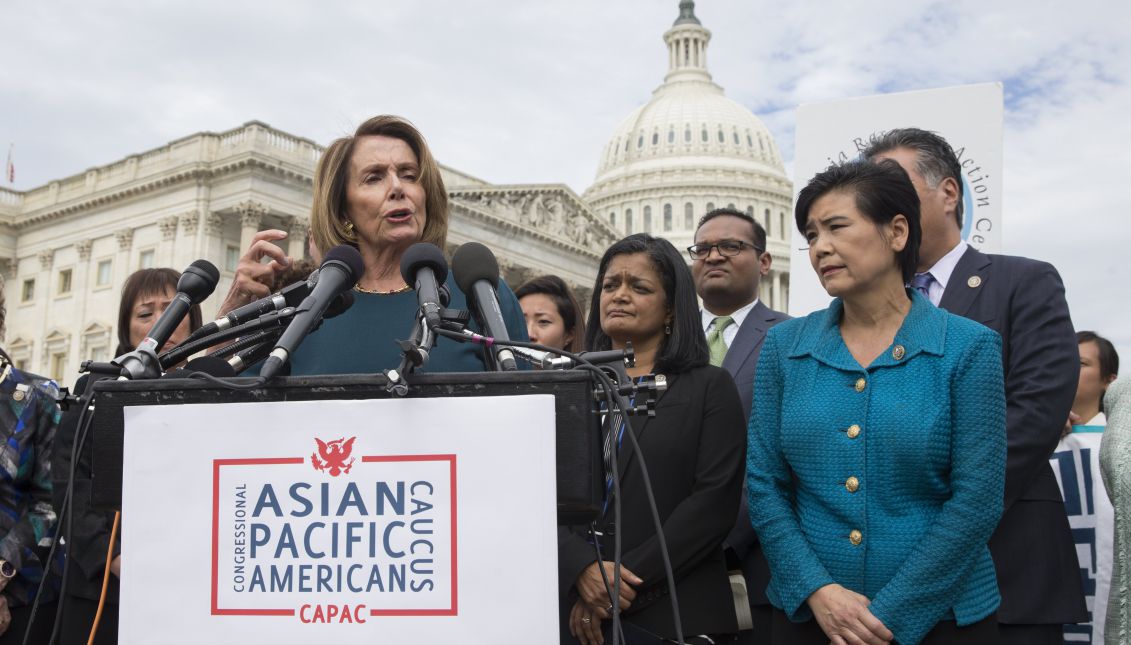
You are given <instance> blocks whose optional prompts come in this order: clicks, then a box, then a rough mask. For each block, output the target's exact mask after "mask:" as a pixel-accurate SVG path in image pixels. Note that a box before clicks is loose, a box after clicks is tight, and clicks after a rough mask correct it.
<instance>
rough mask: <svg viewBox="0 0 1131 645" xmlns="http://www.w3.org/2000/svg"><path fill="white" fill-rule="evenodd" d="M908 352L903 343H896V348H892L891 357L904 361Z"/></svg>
mask: <svg viewBox="0 0 1131 645" xmlns="http://www.w3.org/2000/svg"><path fill="white" fill-rule="evenodd" d="M906 354H907V350H905V349H903V345H896V346H895V349H893V350H891V357H892V358H894V359H895V360H897V361H902V360H903V357H904V356H905V355H906Z"/></svg>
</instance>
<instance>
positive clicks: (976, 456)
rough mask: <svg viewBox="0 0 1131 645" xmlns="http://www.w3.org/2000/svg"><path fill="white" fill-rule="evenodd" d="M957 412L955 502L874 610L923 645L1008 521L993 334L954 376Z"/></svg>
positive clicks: (899, 634)
mask: <svg viewBox="0 0 1131 645" xmlns="http://www.w3.org/2000/svg"><path fill="white" fill-rule="evenodd" d="M950 406H951V410H952V416H951V418H952V419H953V420H954V426H953V428H952V430H951V438H950V454H951V478H950V482H951V498H950V499H949V500H947V501H946V502H945V503H944V504H943V506H942V510H941V511H940V512H939V513H938V515H937V516H936V517H935V518H934V521H933V522H932V524H931V527H930V529H929V530H928V531H927V533H926V534H925V535H924V536H923V539H922V540H920V541H919V542H918V544H917V546H916V547H915V549H914V551H912V552H911V554H910V555H909V556H908V557H907V559H906V560H905V561H904V563H903V565H902V567H900V569H899V570H898V571H897V572H896V575H895V576H894V577H893V578H892V579H891V580H890V581H889V582H888V583H887V585H885V586H884V587H883V588H882V589H881V590H880V591H879V593H877V594H876V597H875V598H873V599H872V604H871V606H870V609H871V611H872V614H873V615H875V616H876V618H879V619H880V620H881V621H882V622H883V623H884V625H886V626H887V628H888V629H890V630H891V631H892V633H894V634H895V638H896V640H897V641H899V642H900V643H918V642H919V641H920V640H922V639H923V637H924V636H926V634H927V632H929V631H930V630H931V628H932V627H934V625H935V624H936V623H937V622H938V621H939V620H941V619H942V618H943V617H944V616H945V614H946V612H947V610H948V609H949V608H950V607H951V606H952V600H953V598H954V597H955V596H956V595H957V593H956V592H957V591H958V589H959V588H960V586H961V585H962V584H963V583H964V581H965V579H966V577H967V575H968V574H969V572H970V569H971V567H972V565H973V562H974V558H971V557H969V554H971V553H973V552H975V550H976V549H978V548H980V547H984V546H985V544H986V542H987V541H988V540H989V538H990V535H991V534H992V533H993V531H994V528H995V527H996V526H997V522H998V520H999V519H1000V517H1001V513H1002V506H1003V503H1004V487H1005V455H1006V444H1005V410H1006V409H1005V385H1004V381H1003V376H1002V365H1001V339H1000V338H999V337H998V335H997V334H995V333H993V332H992V331H990V330H988V329H987V330H985V333H984V334H979V335H978V337H977V339H976V340H975V341H974V342H972V343H970V345H969V346H968V347H967V348H966V351H965V353H964V354H963V356H962V357H961V359H960V360H959V361H958V364H957V369H955V370H954V371H953V373H952V375H951V400H950ZM771 561H772V560H771ZM990 593H994V594H996V593H997V591H996V587H995V588H992V589H991V590H990Z"/></svg>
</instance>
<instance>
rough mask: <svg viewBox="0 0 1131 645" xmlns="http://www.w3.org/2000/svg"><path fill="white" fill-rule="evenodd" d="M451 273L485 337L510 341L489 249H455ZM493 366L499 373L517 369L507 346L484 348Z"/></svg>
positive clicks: (474, 244)
mask: <svg viewBox="0 0 1131 645" xmlns="http://www.w3.org/2000/svg"><path fill="white" fill-rule="evenodd" d="M452 273H453V274H454V275H455V279H456V284H457V285H459V288H460V290H461V291H463V293H464V295H466V296H467V300H468V302H469V303H470V304H471V310H472V311H473V312H474V313H475V319H476V320H477V321H478V322H479V326H480V327H481V328H482V329H483V332H484V334H485V335H487V336H490V337H492V338H495V339H498V340H510V335H508V334H507V326H506V324H505V323H503V312H502V311H501V310H500V309H499V295H498V292H497V291H496V290H497V289H498V287H499V262H498V260H496V259H495V254H494V253H492V252H491V249H489V248H487V247H485V246H483V245H482V244H479V243H478V242H468V243H467V244H464V245H463V246H461V247H459V248H458V249H456V254H455V255H454V256H453V257H452ZM488 349H489V350H490V353H491V355H492V356H494V359H495V363H496V365H497V366H498V368H499V369H501V370H503V371H511V370H515V369H518V365H516V364H515V361H514V352H512V351H511V349H510V348H509V347H494V348H488Z"/></svg>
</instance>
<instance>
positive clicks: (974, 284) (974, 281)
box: [966, 275, 982, 289]
mask: <svg viewBox="0 0 1131 645" xmlns="http://www.w3.org/2000/svg"><path fill="white" fill-rule="evenodd" d="M966 286H968V287H970V288H971V289H977V288H978V287H980V286H982V278H981V277H979V276H976V275H972V276H970V279H969V280H967V281H966Z"/></svg>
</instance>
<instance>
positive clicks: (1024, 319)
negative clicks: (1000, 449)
mask: <svg viewBox="0 0 1131 645" xmlns="http://www.w3.org/2000/svg"><path fill="white" fill-rule="evenodd" d="M939 306H940V307H942V308H943V309H946V310H947V311H950V312H951V313H955V314H958V315H960V316H964V317H966V318H970V319H971V320H975V321H977V322H980V323H982V324H983V325H985V326H987V327H989V328H990V329H993V330H994V331H996V332H998V333H999V334H1000V335H1001V340H1002V344H1001V355H1002V362H1003V367H1004V371H1005V396H1006V406H1007V411H1006V435H1007V440H1008V451H1009V452H1008V457H1007V461H1006V472H1005V512H1004V513H1003V514H1002V517H1001V522H1000V523H999V524H998V528H997V530H996V531H995V532H994V534H993V537H991V538H990V552H991V554H992V555H993V559H994V565H995V566H996V568H997V577H998V586H999V587H1000V589H1001V597H1002V599H1001V608H1000V609H999V610H998V621H999V622H1002V623H1007V624H1055V623H1075V622H1080V621H1086V620H1088V612H1087V608H1086V606H1085V604H1084V592H1083V587H1082V583H1081V580H1080V564H1079V562H1078V560H1077V558H1076V545H1075V544H1074V543H1073V540H1072V532H1071V529H1070V528H1069V526H1068V517H1067V515H1066V514H1065V511H1064V500H1063V498H1062V496H1061V494H1060V489H1059V488H1058V487H1057V485H1056V478H1055V477H1054V476H1053V472H1052V468H1051V467H1050V466H1049V456H1050V455H1051V454H1052V452H1053V450H1054V449H1055V448H1056V444H1057V442H1058V441H1059V440H1060V433H1061V430H1062V429H1063V427H1064V423H1065V421H1066V420H1067V419H1068V412H1069V410H1070V409H1071V408H1072V400H1073V398H1074V397H1075V395H1076V386H1077V384H1078V381H1079V374H1080V352H1079V349H1078V348H1077V345H1076V334H1075V332H1074V331H1073V328H1072V319H1071V318H1070V316H1069V313H1068V303H1067V302H1066V301H1065V299H1064V284H1063V282H1061V279H1060V274H1058V273H1057V271H1056V268H1054V267H1053V266H1052V265H1051V264H1048V263H1046V262H1039V261H1036V260H1030V259H1028V258H1023V257H1016V256H1010V255H987V254H984V253H981V252H980V251H977V250H975V249H974V248H969V249H967V250H966V253H964V254H963V255H962V257H961V258H960V259H959V261H958V265H957V266H956V267H955V270H954V273H953V274H952V275H951V276H950V281H949V282H948V283H947V288H946V291H945V292H944V293H943V297H942V300H941V302H940V303H939Z"/></svg>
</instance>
